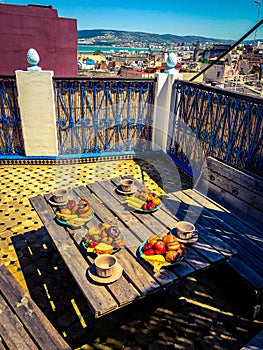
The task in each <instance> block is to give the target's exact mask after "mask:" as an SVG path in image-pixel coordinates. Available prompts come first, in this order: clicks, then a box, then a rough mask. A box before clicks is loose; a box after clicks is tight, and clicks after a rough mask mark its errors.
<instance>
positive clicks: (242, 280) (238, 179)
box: [195, 157, 263, 318]
mask: <svg viewBox="0 0 263 350" xmlns="http://www.w3.org/2000/svg"><path fill="white" fill-rule="evenodd" d="M195 191H198V192H199V193H200V192H201V193H203V194H205V195H206V194H207V196H208V197H209V198H211V199H212V200H214V201H215V203H217V205H218V211H214V214H215V216H217V217H218V218H219V219H220V220H222V221H223V222H224V224H225V223H226V225H225V227H224V232H225V233H226V234H225V235H222V237H221V238H222V239H224V240H225V241H226V242H228V243H232V245H233V246H235V247H236V249H237V250H238V254H237V255H236V256H235V257H234V258H232V259H230V260H229V261H228V262H227V263H226V264H223V265H222V267H223V268H224V270H222V274H223V275H224V276H227V279H228V281H232V282H233V286H232V287H234V286H235V287H236V289H237V290H238V291H239V292H242V294H243V295H244V298H245V300H247V301H246V304H249V301H250V302H251V305H250V306H249V308H250V311H249V313H251V316H252V318H255V317H257V316H258V314H259V312H260V310H261V309H262V301H263V293H262V290H263V197H262V194H263V179H262V178H261V177H259V176H256V175H253V174H251V173H248V172H245V171H243V170H241V169H238V168H236V167H233V166H230V165H228V164H226V163H225V162H222V161H219V160H217V159H215V158H213V157H208V159H207V167H206V169H205V171H204V172H203V174H202V175H201V177H200V179H199V181H198V183H197V185H196V186H195ZM220 206H222V207H223V208H224V209H225V210H224V211H222V212H221V211H220ZM226 266H227V269H225V267H226ZM237 281H238V283H236V282H237Z"/></svg>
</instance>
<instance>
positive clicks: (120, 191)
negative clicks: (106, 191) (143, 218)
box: [116, 185, 137, 195]
mask: <svg viewBox="0 0 263 350" xmlns="http://www.w3.org/2000/svg"><path fill="white" fill-rule="evenodd" d="M116 191H117V192H118V193H120V194H125V195H129V194H133V193H135V192H136V191H137V187H136V186H134V185H133V186H132V190H131V191H129V192H125V191H123V190H122V187H121V185H119V186H117V187H116Z"/></svg>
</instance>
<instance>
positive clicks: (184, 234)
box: [176, 221, 195, 239]
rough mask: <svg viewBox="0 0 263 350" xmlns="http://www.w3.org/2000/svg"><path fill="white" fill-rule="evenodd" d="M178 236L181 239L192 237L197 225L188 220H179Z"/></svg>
mask: <svg viewBox="0 0 263 350" xmlns="http://www.w3.org/2000/svg"><path fill="white" fill-rule="evenodd" d="M176 232H177V236H178V237H179V238H181V239H190V238H192V237H193V233H194V232H195V226H194V225H193V224H192V223H191V222H188V221H179V222H178V224H177V226H176Z"/></svg>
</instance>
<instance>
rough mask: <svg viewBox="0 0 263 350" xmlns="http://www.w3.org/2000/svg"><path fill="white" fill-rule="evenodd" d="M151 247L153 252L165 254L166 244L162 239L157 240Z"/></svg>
mask: <svg viewBox="0 0 263 350" xmlns="http://www.w3.org/2000/svg"><path fill="white" fill-rule="evenodd" d="M153 249H154V251H155V254H161V255H162V254H165V253H166V245H165V243H164V242H163V241H157V242H156V243H155V244H154V246H153Z"/></svg>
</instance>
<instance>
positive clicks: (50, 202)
mask: <svg viewBox="0 0 263 350" xmlns="http://www.w3.org/2000/svg"><path fill="white" fill-rule="evenodd" d="M47 201H48V202H49V204H51V205H56V206H60V205H66V204H67V203H68V200H66V201H65V202H62V203H58V202H56V201H55V200H54V196H51V197H50V198H49V199H48V200H47Z"/></svg>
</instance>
